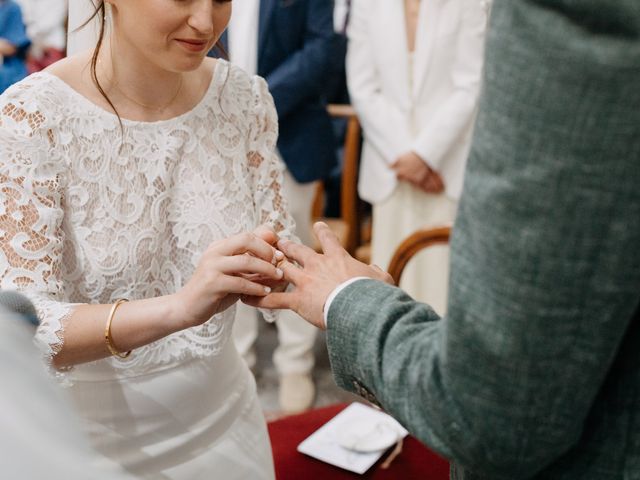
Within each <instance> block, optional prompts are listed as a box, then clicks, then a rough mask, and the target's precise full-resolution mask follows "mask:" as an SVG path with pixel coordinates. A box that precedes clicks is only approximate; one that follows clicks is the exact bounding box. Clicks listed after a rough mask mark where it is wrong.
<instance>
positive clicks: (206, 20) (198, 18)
mask: <svg viewBox="0 0 640 480" xmlns="http://www.w3.org/2000/svg"><path fill="white" fill-rule="evenodd" d="M213 3H214V2H212V1H211V0H197V1H195V2H191V5H192V6H191V12H190V14H189V19H188V20H187V24H188V25H189V26H190V27H191V28H193V29H194V30H196V31H198V33H200V34H202V35H211V34H212V33H213V28H214V23H215V18H214V17H215V9H214V7H213Z"/></svg>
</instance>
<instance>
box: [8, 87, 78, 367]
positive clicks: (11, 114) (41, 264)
mask: <svg viewBox="0 0 640 480" xmlns="http://www.w3.org/2000/svg"><path fill="white" fill-rule="evenodd" d="M32 90H33V89H32ZM31 93H32V92H30V91H29V90H28V89H25V90H21V89H20V87H19V86H18V87H14V88H13V89H12V90H11V91H10V92H8V93H7V94H5V95H3V96H2V97H1V98H0V288H2V289H7V290H9V289H11V290H19V291H21V292H22V293H23V294H25V295H26V296H27V297H28V298H29V299H30V300H31V301H32V302H33V303H34V305H35V307H36V310H37V312H38V317H39V318H40V322H41V323H40V326H39V328H38V331H37V334H36V343H37V344H38V346H39V347H40V348H41V349H42V350H43V353H44V355H45V357H46V359H47V361H48V363H49V364H50V363H51V359H52V358H53V356H54V355H55V354H56V353H57V352H58V351H60V348H61V347H62V338H63V335H62V321H63V320H64V319H65V318H66V317H67V316H69V315H70V313H71V310H72V306H71V304H69V303H64V302H62V301H60V300H61V299H62V298H63V285H62V282H61V275H60V267H61V258H62V251H63V240H64V237H63V233H62V219H63V211H62V207H61V205H62V203H63V199H64V195H63V188H62V179H63V174H64V171H63V165H64V163H63V162H61V161H56V160H55V158H54V156H53V154H52V152H53V148H52V147H53V143H54V140H53V137H54V135H53V133H52V130H50V129H48V127H47V123H48V120H47V118H46V117H45V115H43V114H42V113H41V111H40V110H39V109H38V108H37V106H36V104H37V102H35V101H33V100H31V99H30V98H29V95H30V94H31Z"/></svg>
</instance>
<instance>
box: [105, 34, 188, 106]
mask: <svg viewBox="0 0 640 480" xmlns="http://www.w3.org/2000/svg"><path fill="white" fill-rule="evenodd" d="M109 56H110V57H111V70H113V76H114V77H115V73H116V68H115V63H114V61H113V39H112V38H110V39H109ZM183 81H184V77H183V76H182V75H180V83H179V84H178V88H177V89H176V93H175V94H174V95H173V97H171V100H169V101H168V102H167V103H165V104H164V105H161V106H160V107H158V106H157V105H149V104H147V103H142V102H140V101H138V100H136V99H135V98H131V97H130V96H129V95H127V94H126V93H125V92H124V90H122V89H121V88H120V84H119V82H118V80H116V81H115V82H114V81H113V77H112V78H111V85H112V88H115V89H116V90H118V91H119V92H120V93H121V94H122V96H123V97H124V98H126V99H127V100H129V101H130V102H133V103H135V104H136V105H138V106H140V107H142V108H146V109H147V110H154V111H156V112H162V111H163V110H165V109H167V108H169V107H170V106H171V104H172V103H173V102H174V101H175V100H176V98H178V95H179V94H180V91H181V90H182V84H183Z"/></svg>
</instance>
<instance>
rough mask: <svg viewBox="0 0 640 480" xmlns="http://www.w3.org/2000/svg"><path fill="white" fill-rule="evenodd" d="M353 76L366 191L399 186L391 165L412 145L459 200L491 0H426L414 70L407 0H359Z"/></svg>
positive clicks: (375, 195) (373, 196) (377, 196)
mask: <svg viewBox="0 0 640 480" xmlns="http://www.w3.org/2000/svg"><path fill="white" fill-rule="evenodd" d="M351 8H352V10H351V20H350V23H349V28H348V37H349V47H348V52H347V82H348V87H349V94H350V96H351V102H352V104H353V106H354V108H355V110H356V112H357V113H358V116H359V118H360V122H361V124H362V127H363V131H364V139H365V141H364V147H363V151H362V159H361V167H360V180H359V185H358V191H359V194H360V196H361V197H362V198H363V199H365V200H367V201H369V202H371V203H376V202H380V201H382V200H384V199H385V198H386V197H388V196H389V195H390V194H391V193H392V192H393V190H394V188H395V186H396V184H397V180H396V176H395V172H394V171H393V170H391V168H390V165H391V164H392V163H393V162H394V161H395V160H396V159H397V158H398V157H399V156H400V155H401V154H403V153H407V152H409V151H414V152H416V153H417V154H418V155H420V157H421V158H422V159H424V160H425V161H426V162H427V163H428V164H429V165H430V166H431V167H432V168H434V169H435V170H437V171H438V172H439V173H440V174H441V175H442V177H443V180H444V183H445V188H446V194H447V196H449V197H451V198H453V199H458V198H459V196H460V192H461V190H462V180H463V175H464V168H465V164H466V158H467V155H468V153H469V146H470V143H471V134H472V130H473V124H474V120H475V112H476V106H477V100H478V95H479V91H480V83H481V76H482V63H483V56H484V37H485V30H486V25H487V17H488V10H489V2H488V1H487V0H422V2H421V5H420V13H419V17H418V27H417V31H416V46H415V53H414V55H415V56H414V65H413V75H412V76H411V77H410V59H409V53H408V49H407V36H406V28H405V16H404V2H403V1H402V0H353V2H352V7H351Z"/></svg>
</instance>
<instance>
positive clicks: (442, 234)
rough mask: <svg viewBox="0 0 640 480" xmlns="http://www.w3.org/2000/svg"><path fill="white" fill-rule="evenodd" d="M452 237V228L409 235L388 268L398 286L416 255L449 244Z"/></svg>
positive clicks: (435, 228)
mask: <svg viewBox="0 0 640 480" xmlns="http://www.w3.org/2000/svg"><path fill="white" fill-rule="evenodd" d="M450 236H451V227H450V226H442V227H433V228H422V229H420V230H417V231H415V232H414V233H412V234H411V235H409V236H408V237H407V238H406V239H405V240H404V241H403V242H402V243H401V244H400V246H398V248H397V249H396V251H395V253H394V254H393V257H392V258H391V261H390V262H389V267H388V268H387V271H388V272H389V274H390V275H391V276H392V277H393V280H394V281H395V282H396V285H398V284H400V277H401V276H402V272H403V271H404V268H405V267H406V266H407V263H409V260H411V258H413V256H414V255H415V254H416V253H418V252H419V251H421V250H422V249H424V248H427V247H430V246H432V245H442V244H447V243H449V237H450Z"/></svg>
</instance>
